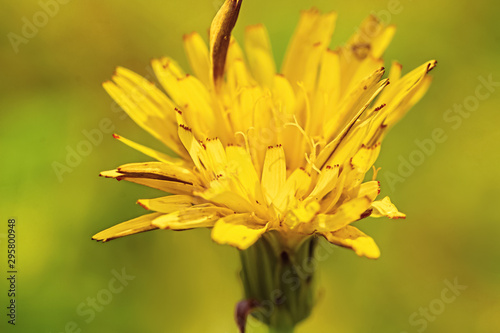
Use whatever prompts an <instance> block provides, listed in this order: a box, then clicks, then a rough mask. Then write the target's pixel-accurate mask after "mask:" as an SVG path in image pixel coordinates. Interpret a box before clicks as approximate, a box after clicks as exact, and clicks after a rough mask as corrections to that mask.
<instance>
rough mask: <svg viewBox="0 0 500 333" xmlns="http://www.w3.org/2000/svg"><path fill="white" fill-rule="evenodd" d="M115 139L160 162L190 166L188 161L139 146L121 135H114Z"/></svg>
mask: <svg viewBox="0 0 500 333" xmlns="http://www.w3.org/2000/svg"><path fill="white" fill-rule="evenodd" d="M113 137H114V138H115V139H118V140H119V141H121V142H123V143H124V144H126V145H127V146H129V147H132V148H134V149H135V150H137V151H140V152H141V153H143V154H145V155H147V156H149V157H152V158H154V159H156V160H158V161H160V162H163V163H166V164H175V165H179V166H185V165H187V164H188V163H186V160H184V159H180V158H175V157H172V156H169V155H167V154H164V153H161V152H159V151H156V150H154V149H151V148H149V147H146V146H143V145H141V144H138V143H136V142H134V141H132V140H129V139H126V138H124V137H123V136H121V135H118V134H113Z"/></svg>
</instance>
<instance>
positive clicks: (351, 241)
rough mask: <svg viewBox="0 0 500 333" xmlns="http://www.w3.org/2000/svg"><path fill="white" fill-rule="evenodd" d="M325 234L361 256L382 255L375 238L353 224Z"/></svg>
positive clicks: (375, 256) (373, 257) (372, 256)
mask: <svg viewBox="0 0 500 333" xmlns="http://www.w3.org/2000/svg"><path fill="white" fill-rule="evenodd" d="M323 236H324V237H325V238H326V239H327V240H328V241H329V242H330V243H333V244H336V245H339V246H343V247H347V248H350V249H353V250H354V252H356V254H357V255H358V256H360V257H362V256H364V257H367V258H370V259H377V258H378V257H380V250H379V248H378V246H377V244H376V243H375V241H374V240H373V238H371V237H370V236H367V235H366V234H364V233H363V232H361V231H360V230H359V229H357V228H356V227H353V226H351V225H348V226H346V227H344V228H342V229H340V230H337V231H335V232H326V233H323Z"/></svg>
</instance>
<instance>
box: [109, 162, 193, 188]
mask: <svg viewBox="0 0 500 333" xmlns="http://www.w3.org/2000/svg"><path fill="white" fill-rule="evenodd" d="M117 170H118V172H120V173H123V174H124V175H125V176H126V177H143V178H152V179H160V180H168V181H177V182H181V183H186V184H192V185H200V181H199V179H198V177H197V176H195V175H194V174H193V172H192V171H191V170H189V169H186V168H183V167H181V166H177V165H172V164H165V163H162V162H146V163H129V164H124V165H122V166H120V167H118V169H117Z"/></svg>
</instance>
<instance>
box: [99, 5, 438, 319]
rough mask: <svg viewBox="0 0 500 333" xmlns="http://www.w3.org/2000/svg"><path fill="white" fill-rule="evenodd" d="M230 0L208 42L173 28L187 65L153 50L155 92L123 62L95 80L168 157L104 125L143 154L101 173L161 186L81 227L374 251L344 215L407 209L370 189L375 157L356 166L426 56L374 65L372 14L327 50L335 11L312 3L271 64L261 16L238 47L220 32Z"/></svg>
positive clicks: (402, 109)
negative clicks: (106, 219)
mask: <svg viewBox="0 0 500 333" xmlns="http://www.w3.org/2000/svg"><path fill="white" fill-rule="evenodd" d="M240 6H241V0H226V2H225V3H224V4H223V6H222V8H221V9H220V11H219V12H218V13H217V15H216V17H215V18H214V20H213V22H212V25H211V29H210V41H209V45H208V46H207V45H206V44H205V42H204V41H203V38H202V37H200V35H199V34H197V33H191V34H189V35H186V36H184V45H185V50H186V53H187V57H188V59H189V63H190V65H191V69H192V73H193V74H186V72H184V71H183V69H181V68H180V67H179V65H178V64H177V63H176V62H175V61H174V60H173V59H171V58H168V57H164V58H160V59H155V60H153V61H152V67H153V69H154V72H155V74H156V76H157V78H158V81H159V82H160V84H161V86H162V88H163V89H164V90H165V92H166V93H164V92H163V91H162V90H160V88H158V87H156V86H155V85H154V84H153V83H150V82H149V81H147V80H146V79H144V78H143V77H141V76H139V75H138V74H136V73H134V72H132V71H130V70H128V69H125V68H121V67H118V68H117V69H116V72H115V73H114V75H113V77H112V81H108V82H105V83H104V84H103V86H104V88H105V89H106V91H107V92H108V93H109V94H110V95H111V97H112V98H113V99H114V100H115V101H116V102H117V103H118V104H119V105H120V106H121V107H122V108H123V109H124V110H125V111H126V112H127V114H128V115H129V116H130V117H131V118H132V119H133V120H134V121H135V122H136V123H137V124H138V125H139V126H141V127H142V128H143V129H145V130H146V131H148V132H149V133H150V134H151V135H152V136H154V137H155V138H157V139H158V140H160V141H161V142H163V143H164V144H165V145H167V146H168V147H169V148H170V149H171V150H173V151H174V152H175V153H176V154H177V157H171V156H169V155H167V154H165V153H162V152H159V151H156V150H153V149H150V148H147V147H145V146H143V145H141V144H138V143H135V142H133V141H130V140H128V139H126V138H124V137H122V136H120V135H116V134H115V135H114V137H115V138H117V139H118V140H120V141H122V142H123V143H125V144H127V145H129V146H131V147H132V148H135V149H137V150H139V151H141V152H142V153H144V154H145V155H147V156H149V157H150V158H152V159H154V160H155V161H153V162H145V163H131V164H126V165H122V166H120V167H118V168H116V169H114V170H110V171H104V172H102V173H101V176H104V177H108V178H115V179H118V180H127V181H130V182H134V183H137V184H142V185H146V186H149V187H152V188H155V189H159V190H162V191H165V192H167V193H169V194H172V195H167V196H164V197H160V198H155V199H142V200H139V204H140V205H142V206H143V207H144V208H146V209H147V210H150V211H152V213H150V214H147V215H144V216H141V217H138V218H135V219H133V220H130V221H127V222H124V223H121V224H118V225H115V226H113V227H111V228H109V229H106V230H104V231H101V232H99V233H98V234H96V235H94V236H93V238H94V239H96V240H100V241H108V240H111V239H114V238H118V237H122V236H126V235H130V234H134V233H138V232H143V231H148V230H153V229H171V230H185V229H191V228H212V234H211V235H212V239H213V240H214V241H215V242H217V243H220V244H230V245H232V246H234V247H237V248H238V249H240V250H246V249H248V248H249V247H251V246H252V245H253V244H254V243H256V242H257V241H258V240H259V239H260V238H261V237H262V236H263V235H271V234H272V235H274V236H273V237H276V238H277V239H278V240H279V241H278V242H279V244H281V245H280V246H281V247H282V248H283V249H288V250H289V253H297V252H298V250H296V251H294V250H293V249H297V248H299V247H300V246H301V244H303V243H304V240H307V239H310V238H311V237H310V236H311V235H321V236H323V237H324V238H325V239H326V240H328V241H329V242H331V243H333V244H336V245H339V246H342V247H346V248H350V249H352V250H354V251H355V253H356V254H358V255H359V256H365V257H368V258H377V257H379V255H380V251H379V248H378V247H377V245H376V244H375V242H374V240H373V239H372V238H371V237H369V236H368V235H366V234H364V233H363V232H362V231H360V230H359V229H357V228H356V227H354V226H352V225H351V223H352V222H355V221H358V220H360V219H364V218H366V217H370V216H371V217H383V216H385V217H389V218H404V217H405V215H404V214H403V213H401V212H399V211H398V210H397V208H396V207H395V206H394V204H392V203H391V201H390V200H389V198H388V197H386V198H383V199H382V200H377V196H378V194H379V192H380V187H379V183H378V181H377V180H376V170H375V169H374V172H373V179H372V180H368V181H364V179H365V174H366V173H367V172H368V171H370V170H371V169H372V166H373V164H374V162H375V160H376V159H377V157H378V154H379V152H380V145H381V142H382V140H383V138H384V137H385V135H386V134H387V132H388V131H389V129H390V128H391V127H392V126H393V125H394V124H395V123H396V122H397V121H398V120H399V119H401V117H403V115H404V114H405V113H406V112H407V111H408V110H409V109H410V108H411V107H412V106H413V105H414V104H415V103H416V102H418V101H419V100H420V98H421V97H422V96H423V95H424V93H425V92H426V90H427V89H428V87H429V84H430V82H431V77H430V76H429V75H428V72H429V71H430V70H431V69H432V68H434V66H435V65H436V61H434V60H432V61H429V62H427V63H425V64H423V65H422V66H420V67H418V68H416V69H414V70H413V71H411V72H409V73H408V74H406V75H404V76H402V75H401V65H400V64H398V63H396V62H394V63H392V66H391V69H390V71H389V73H388V75H387V76H386V77H385V76H384V74H385V69H384V67H383V66H384V62H383V60H382V59H381V56H382V54H383V52H384V50H385V49H386V47H387V46H388V44H389V42H390V41H391V39H392V37H393V35H394V32H395V28H394V26H392V25H389V26H385V25H384V24H382V23H380V22H379V21H378V20H377V18H375V17H374V16H370V17H368V18H367V19H366V20H365V21H364V22H363V23H362V24H361V27H360V29H359V30H358V31H357V33H356V34H355V35H354V36H352V37H351V39H350V40H349V41H348V42H347V44H345V45H344V46H343V47H339V48H337V49H336V50H330V49H329V48H328V46H329V43H330V38H331V36H332V34H333V31H334V26H335V21H336V14H335V13H327V14H321V13H320V12H319V11H318V10H316V9H311V10H307V11H303V12H302V13H301V16H300V21H299V23H298V27H297V29H296V31H295V33H294V35H293V37H292V39H291V42H290V44H289V47H288V50H287V53H286V56H285V59H284V61H283V65H282V67H281V70H280V72H279V73H278V72H277V69H276V64H275V62H274V60H273V54H272V50H271V43H270V41H269V37H268V34H267V31H266V29H265V27H264V26H262V25H255V26H250V27H248V28H247V29H246V30H245V40H244V50H245V52H244V51H243V49H242V48H241V47H240V45H239V44H238V43H237V41H236V40H235V39H234V38H233V37H231V31H232V29H233V27H234V25H235V23H236V19H237V16H238V13H239V10H240ZM265 237H267V236H264V238H265ZM271 243H272V242H271ZM242 259H244V258H242ZM283 260H284V261H286V258H285V259H283V258H282V259H281V261H283ZM244 261H245V260H243V263H244V265H245V262H244ZM244 270H245V267H244ZM246 289H250V287H247V288H246ZM247 296H252V293H251V292H250V293H248V292H247ZM306 312H307V311H306ZM305 316H307V314H306V315H305ZM303 317H304V316H303ZM300 319H301V318H300ZM300 319H297V320H294V323H293V324H295V323H296V322H297V321H298V320H300Z"/></svg>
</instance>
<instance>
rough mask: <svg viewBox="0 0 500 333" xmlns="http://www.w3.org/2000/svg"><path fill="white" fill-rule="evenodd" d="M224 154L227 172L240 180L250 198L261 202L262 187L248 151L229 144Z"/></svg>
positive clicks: (262, 197)
mask: <svg viewBox="0 0 500 333" xmlns="http://www.w3.org/2000/svg"><path fill="white" fill-rule="evenodd" d="M226 155H227V159H228V161H229V166H228V170H229V173H231V174H233V175H234V177H235V178H237V179H238V180H239V181H240V182H241V185H242V186H243V188H244V189H245V193H247V194H248V195H249V197H250V198H251V200H256V201H259V203H261V204H263V203H264V196H263V194H262V188H261V186H260V181H259V178H258V176H257V171H256V170H255V167H254V164H253V163H252V158H251V156H250V154H249V153H248V151H247V150H246V149H245V148H243V147H240V146H234V145H230V146H227V147H226Z"/></svg>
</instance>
